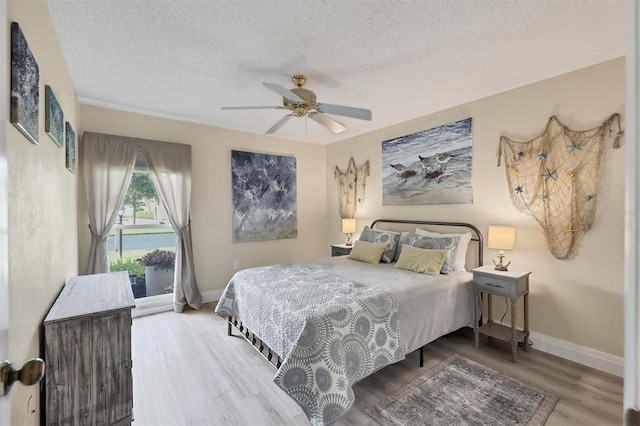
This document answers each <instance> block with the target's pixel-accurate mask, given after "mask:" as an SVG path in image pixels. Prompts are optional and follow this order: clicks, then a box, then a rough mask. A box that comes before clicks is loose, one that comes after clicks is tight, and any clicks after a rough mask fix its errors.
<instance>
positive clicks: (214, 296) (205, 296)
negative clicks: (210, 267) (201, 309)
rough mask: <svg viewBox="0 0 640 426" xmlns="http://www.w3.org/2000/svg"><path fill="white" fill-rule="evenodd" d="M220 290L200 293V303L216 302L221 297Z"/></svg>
mask: <svg viewBox="0 0 640 426" xmlns="http://www.w3.org/2000/svg"><path fill="white" fill-rule="evenodd" d="M222 291H223V290H222V289H220V290H211V291H205V292H204V293H202V303H209V302H217V301H218V300H220V296H222Z"/></svg>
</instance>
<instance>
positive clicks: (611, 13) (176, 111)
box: [49, 0, 626, 144]
mask: <svg viewBox="0 0 640 426" xmlns="http://www.w3.org/2000/svg"><path fill="white" fill-rule="evenodd" d="M625 3H626V2H625V1H624V0H528V1H523V0H484V1H479V0H415V1H391V0H368V1H365V0H360V1H345V0H323V1H318V0H313V1H311V0H298V1H290V0H269V1H265V0H49V9H50V11H51V16H52V19H53V23H54V26H55V28H56V31H57V33H58V38H59V40H60V44H61V46H62V51H63V54H64V57H65V60H66V62H67V64H68V67H69V71H70V73H71V78H72V80H73V82H74V85H75V87H76V89H77V92H78V96H79V98H80V102H81V103H86V104H93V105H101V106H106V107H111V108H116V109H123V110H128V111H137V112H143V113H146V114H152V115H159V116H165V117H171V118H176V119H181V120H186V121H193V122H198V123H204V124H209V125H213V126H218V127H224V128H229V129H237V130H243V131H247V132H254V133H264V132H265V131H266V130H267V129H269V128H270V127H271V126H272V125H273V124H274V123H275V122H276V121H278V120H279V119H280V118H281V117H282V116H284V115H285V114H286V111H282V110H257V111H222V110H221V109H220V108H221V107H222V106H240V105H252V106H253V105H260V106H262V105H265V106H268V105H273V106H275V105H280V104H281V102H282V98H281V97H280V96H278V95H277V94H276V93H274V92H272V91H270V90H268V89H267V88H266V87H264V86H263V85H262V82H271V83H278V84H281V85H283V86H285V87H287V88H292V87H294V86H293V84H292V83H291V80H290V78H291V76H292V75H293V74H297V73H302V74H305V75H307V77H308V81H307V84H306V86H305V88H307V89H311V90H313V91H315V92H316V94H317V96H318V102H324V103H332V104H338V105H347V106H355V107H360V108H368V109H370V110H371V111H372V113H373V120H372V121H361V120H356V119H353V118H344V117H338V116H331V117H332V118H334V119H336V120H337V121H339V122H341V123H342V124H344V125H345V126H346V127H347V130H346V131H344V132H342V133H340V134H337V135H335V134H333V133H331V132H329V131H328V130H326V129H325V128H323V127H322V126H320V125H319V124H318V123H316V122H314V121H312V120H307V119H306V118H294V119H291V120H289V122H288V123H287V124H286V125H285V126H284V127H283V128H281V129H280V130H279V131H278V132H277V133H276V136H280V137H285V138H290V139H296V140H300V141H308V142H314V143H321V144H327V143H331V142H335V141H339V140H342V139H346V138H350V137H353V136H356V135H359V134H362V133H366V132H370V131H373V130H376V129H379V128H382V127H387V126H390V125H393V124H396V123H400V122H403V121H406V120H410V119H412V118H416V117H419V116H423V115H426V114H430V113H433V112H436V111H440V110H443V109H445V108H449V107H452V106H456V105H460V104H463V103H466V102H469V101H472V100H475V99H479V98H483V97H486V96H489V95H493V94H496V93H500V92H503V91H505V90H509V89H512V88H515V87H519V86H522V85H525V84H529V83H533V82H536V81H540V80H543V79H546V78H549V77H553V76H556V75H559V74H563V73H566V72H570V71H573V70H576V69H580V68H584V67H587V66H590V65H593V64H596V63H599V62H603V61H607V60H610V59H614V58H618V57H621V56H624V54H625V24H626V19H625Z"/></svg>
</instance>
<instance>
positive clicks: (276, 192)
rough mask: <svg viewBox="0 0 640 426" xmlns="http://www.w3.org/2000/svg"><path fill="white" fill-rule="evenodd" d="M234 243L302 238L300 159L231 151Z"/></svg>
mask: <svg viewBox="0 0 640 426" xmlns="http://www.w3.org/2000/svg"><path fill="white" fill-rule="evenodd" d="M231 184H232V206H233V219H232V227H233V242H234V243H240V242H248V241H264V240H277V239H284V238H296V237H297V236H298V219H297V210H298V209H297V195H296V159H295V157H288V156H283V155H271V154H258V153H255V152H245V151H231Z"/></svg>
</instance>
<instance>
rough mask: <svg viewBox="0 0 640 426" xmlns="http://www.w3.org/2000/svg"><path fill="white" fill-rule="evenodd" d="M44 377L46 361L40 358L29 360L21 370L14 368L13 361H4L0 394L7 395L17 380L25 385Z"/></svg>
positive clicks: (0, 373)
mask: <svg viewBox="0 0 640 426" xmlns="http://www.w3.org/2000/svg"><path fill="white" fill-rule="evenodd" d="M43 377H44V361H43V360H42V359H40V358H34V359H32V360H31V361H28V362H27V363H26V364H25V365H23V366H22V368H21V369H20V370H16V369H14V368H13V365H12V364H11V361H2V362H0V379H1V380H2V388H0V396H7V395H8V394H9V391H10V390H11V386H12V385H13V383H14V382H16V381H19V382H20V383H22V384H23V385H25V386H31V385H35V384H36V383H38V382H39V381H40V380H42V378H43Z"/></svg>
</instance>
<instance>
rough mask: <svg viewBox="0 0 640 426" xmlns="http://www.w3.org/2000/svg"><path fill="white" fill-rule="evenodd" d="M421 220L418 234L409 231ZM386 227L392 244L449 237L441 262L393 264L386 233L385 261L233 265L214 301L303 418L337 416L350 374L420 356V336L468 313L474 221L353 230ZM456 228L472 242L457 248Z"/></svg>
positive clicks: (477, 237) (477, 260) (381, 231)
mask: <svg viewBox="0 0 640 426" xmlns="http://www.w3.org/2000/svg"><path fill="white" fill-rule="evenodd" d="M390 228H395V229H393V230H392V229H390ZM417 228H420V229H417ZM424 228H428V230H427V231H424V235H427V236H418V234H416V233H417V232H418V231H422V230H423V229H424ZM436 230H437V232H439V233H438V234H433V235H438V236H433V235H432V233H433V232H436ZM442 231H444V232H442ZM430 233H431V234H430ZM389 235H390V236H391V237H392V239H394V240H395V243H393V244H396V245H397V246H401V247H407V245H411V246H416V247H420V244H422V243H424V242H425V241H427V242H429V243H430V244H431V243H433V241H434V240H436V241H438V244H443V243H442V241H446V242H447V244H448V243H449V242H451V241H453V242H455V244H456V246H455V247H454V246H451V245H450V246H447V247H449V248H451V247H454V249H450V250H448V251H447V253H448V258H449V260H451V265H449V266H450V267H451V270H447V273H446V274H437V275H427V274H423V273H416V272H413V271H409V270H403V269H398V268H396V267H395V266H399V265H400V262H398V263H396V262H397V261H398V255H399V253H400V252H399V251H398V250H397V249H396V248H394V247H392V242H391V240H389V242H388V243H387V249H388V250H386V251H385V252H384V254H383V255H382V258H383V259H384V258H385V257H386V260H387V261H388V263H378V264H370V263H366V262H361V261H357V260H352V259H350V258H349V257H348V256H340V257H330V258H324V259H318V260H316V261H312V262H306V263H303V264H280V265H269V266H264V267H259V268H250V269H246V270H243V271H239V272H238V273H236V274H235V275H234V276H233V278H232V279H231V281H230V282H229V284H228V285H227V287H226V288H225V290H224V292H223V294H222V296H221V298H220V301H219V302H218V305H217V307H216V309H215V312H216V314H218V315H220V316H222V317H225V318H226V319H227V320H228V334H229V335H232V327H235V328H237V329H238V330H239V331H240V334H241V335H242V336H243V337H245V338H246V339H247V340H248V341H249V342H250V343H251V344H252V345H253V346H254V347H255V348H256V349H258V350H259V351H260V353H262V354H263V355H264V356H265V357H266V358H267V359H268V360H269V361H270V362H271V363H272V364H273V365H274V366H275V367H276V368H277V371H276V375H275V377H274V382H275V383H276V384H277V385H278V386H279V387H280V388H281V389H282V390H284V391H285V392H286V393H287V394H288V395H289V396H290V397H291V398H293V399H294V400H295V401H296V403H297V404H298V405H299V406H300V407H301V408H302V410H303V411H304V412H305V414H306V416H307V417H308V419H309V422H310V423H311V424H313V425H324V424H331V423H333V422H335V421H336V420H338V419H339V418H340V417H342V416H343V415H344V414H345V413H346V412H347V411H348V410H349V409H350V408H351V405H352V404H353V401H354V394H353V391H352V389H351V386H352V385H353V384H354V383H356V382H357V381H359V380H361V379H363V378H364V377H366V376H368V375H370V374H373V373H374V372H376V371H378V370H379V369H381V368H383V367H385V366H386V365H389V364H392V363H395V362H398V361H401V360H403V359H404V358H405V356H406V354H409V353H411V352H413V351H415V350H420V364H421V366H422V348H423V347H424V345H426V344H428V343H429V342H432V341H433V340H435V339H437V338H438V337H441V336H443V335H445V334H448V333H450V332H452V331H455V330H457V329H459V328H462V327H465V326H471V325H472V324H473V322H474V321H477V320H478V319H477V318H475V319H474V318H472V312H473V311H474V310H473V306H472V303H474V298H473V292H472V275H471V273H470V272H467V271H468V270H470V268H473V267H475V266H480V265H481V264H482V247H483V243H482V234H481V233H480V231H479V230H478V229H477V228H476V227H475V226H473V225H471V224H467V223H457V222H455V223H454V222H433V221H407V220H390V219H380V220H376V221H374V222H373V223H372V224H371V226H370V227H367V228H365V230H363V233H362V235H361V239H362V240H364V241H366V240H367V239H368V240H369V241H371V239H372V238H373V239H380V238H382V239H383V240H385V241H386V239H387V238H388V236H389ZM420 235H423V234H420ZM428 235H431V236H428ZM443 235H448V236H449V237H440V236H443ZM456 235H461V236H462V235H465V236H466V235H469V236H468V237H467V238H468V241H467V243H469V242H473V243H474V245H475V247H473V248H471V247H469V248H466V247H465V248H464V253H462V252H461V251H458V250H457V247H458V246H459V242H460V237H457V236H456ZM372 236H373V237H372ZM365 237H366V238H365ZM399 240H400V241H401V243H398V241H399ZM357 244H360V243H357ZM403 244H407V245H403ZM364 245H365V244H364V243H362V246H364ZM378 245H379V246H380V245H381V244H380V243H379V241H378ZM359 248H360V247H359ZM392 249H393V250H392ZM409 249H410V247H409V248H406V251H407V253H408V252H409ZM460 250H462V247H461V248H460ZM406 255H407V256H408V254H406ZM456 255H457V256H456ZM454 257H456V258H457V259H454ZM455 260H457V261H458V267H457V270H456V268H455V265H454V263H455V262H454V261H455ZM460 262H462V263H463V265H462V267H460V265H459V263H460ZM465 269H466V270H465Z"/></svg>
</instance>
